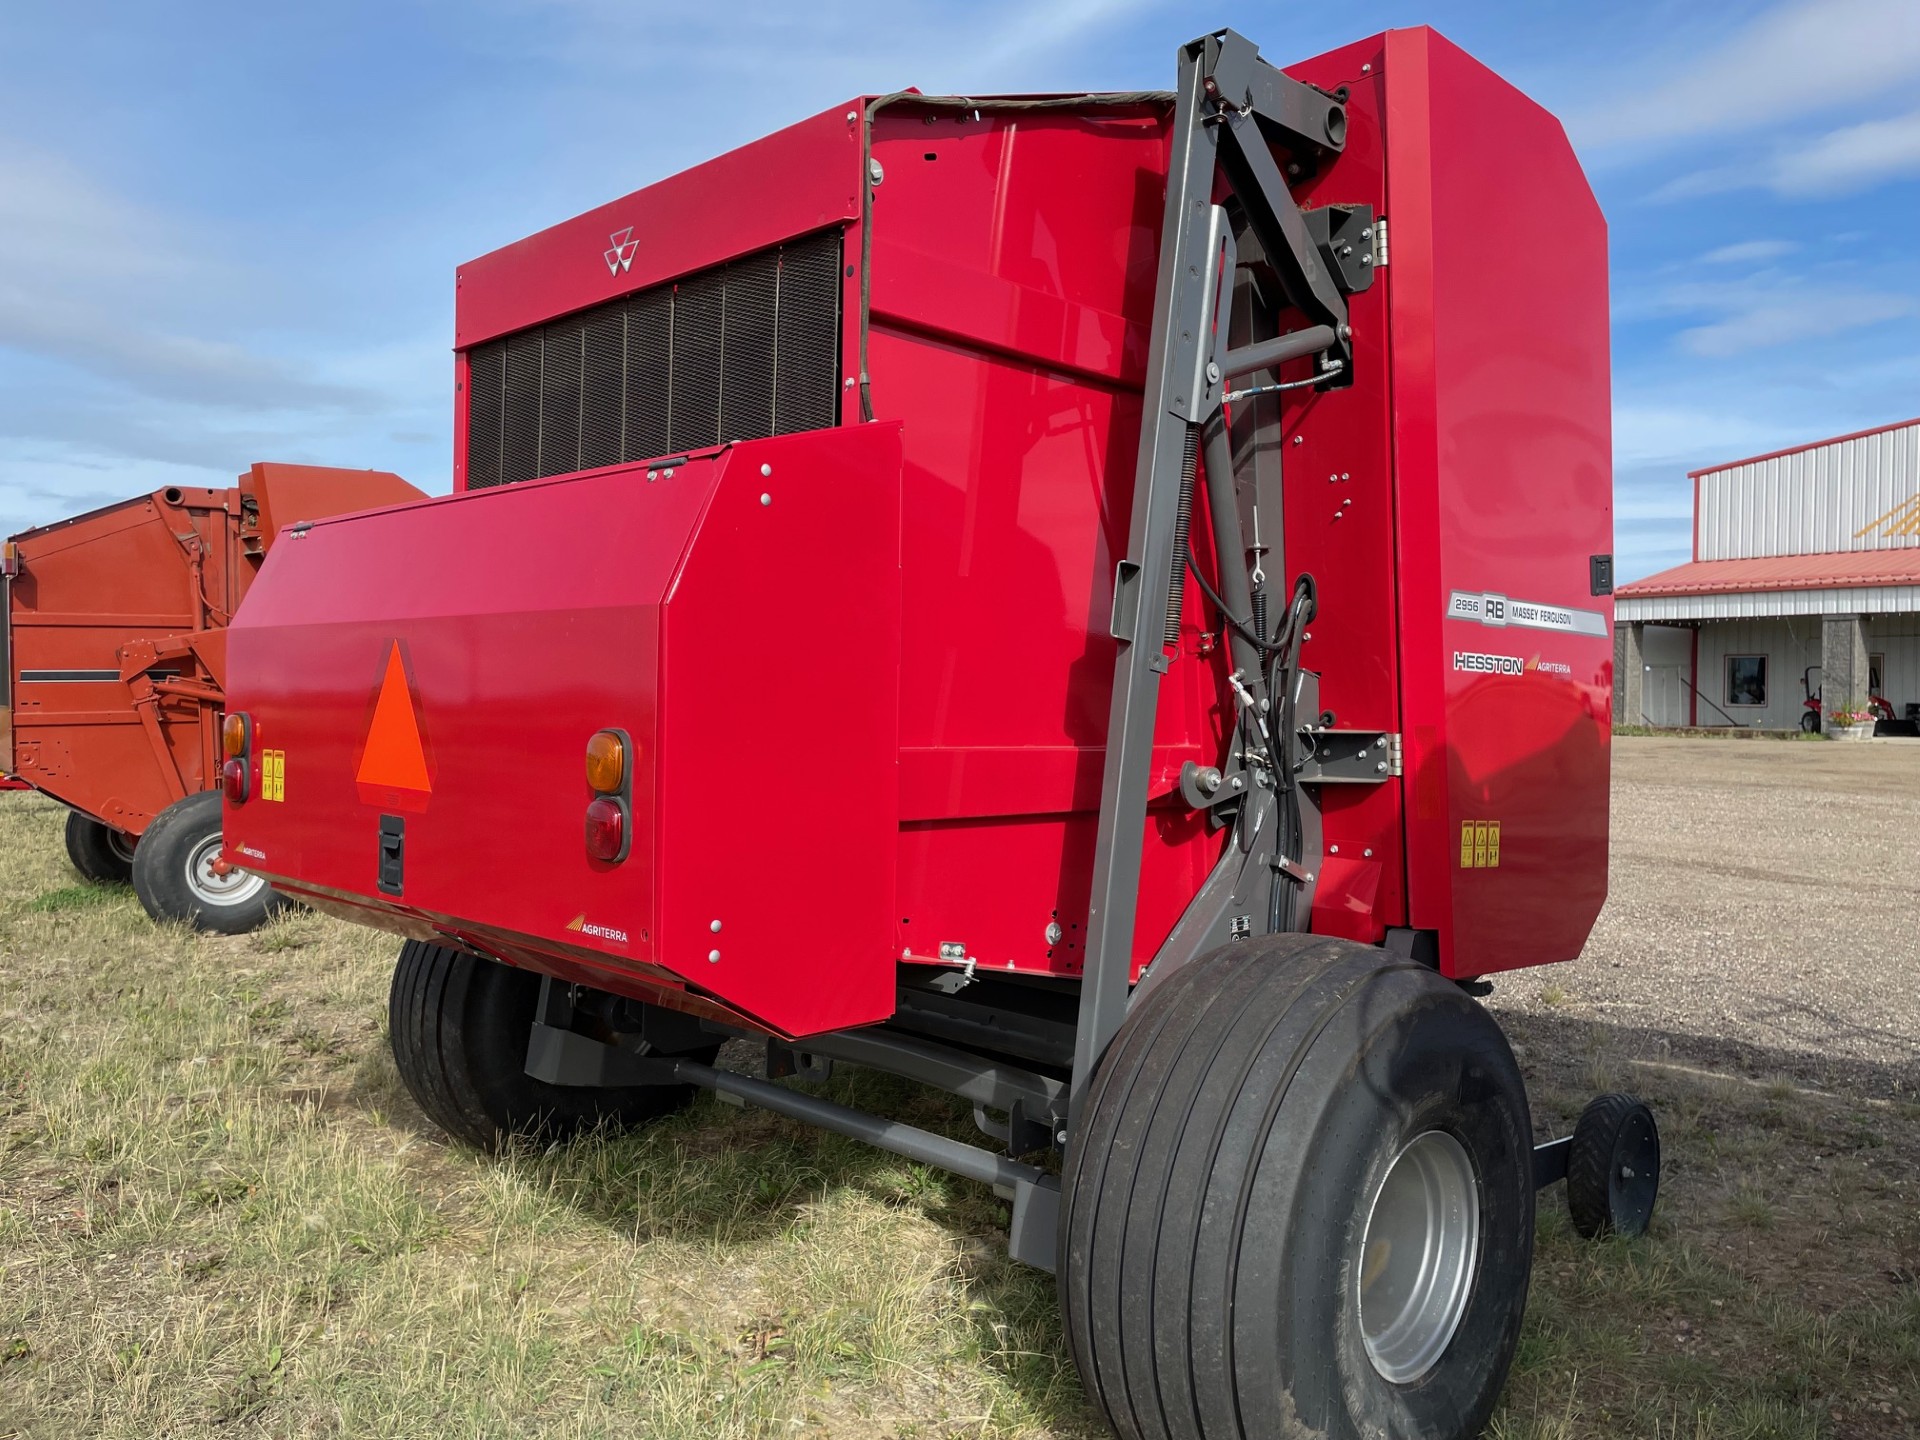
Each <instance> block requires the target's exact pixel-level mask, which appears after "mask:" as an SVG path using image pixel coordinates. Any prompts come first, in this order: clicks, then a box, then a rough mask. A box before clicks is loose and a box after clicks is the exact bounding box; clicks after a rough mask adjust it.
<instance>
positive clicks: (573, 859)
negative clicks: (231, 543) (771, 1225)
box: [226, 426, 900, 1033]
mask: <svg viewBox="0 0 1920 1440" xmlns="http://www.w3.org/2000/svg"><path fill="white" fill-rule="evenodd" d="M899 466H900V439H899V431H898V428H897V427H894V426H868V427H863V428H861V429H859V430H835V431H823V432H814V433H810V434H805V435H796V436H789V437H784V438H781V439H776V440H768V441H761V442H756V443H753V444H747V445H739V446H735V447H731V448H726V449H721V450H718V451H714V452H709V453H707V454H704V455H699V456H695V457H693V458H692V459H690V460H686V461H682V462H681V463H679V464H677V465H676V466H674V467H673V468H672V469H671V470H667V469H664V468H659V467H656V468H654V469H651V470H650V469H649V468H648V467H646V466H644V465H639V466H625V467H621V468H618V469H611V470H602V471H595V472H589V473H586V474H583V475H579V476H573V477H567V478H564V479H558V480H552V481H543V482H534V483H529V484H522V485H512V486H504V487H501V488H499V489H495V490H486V491H480V492H476V493H473V494H467V495H458V496H452V497H448V498H445V499H442V500H437V501H428V502H424V503H421V504H416V505H409V506H404V507H400V508H398V509H394V510H388V511H381V512H375V513H372V514H367V515H361V516H356V517H352V518H350V519H346V520H342V521H337V522H325V523H321V524H316V525H315V526H313V527H312V528H311V529H310V530H308V531H306V532H305V533H304V534H303V535H301V536H300V537H299V538H298V539H297V540H291V541H290V542H286V543H282V544H280V545H278V546H276V547H275V549H274V551H273V553H272V554H271V555H270V556H269V558H268V560H267V567H266V575H265V577H264V578H266V579H267V581H268V583H265V584H263V585H262V586H261V587H260V588H259V590H258V592H257V593H256V595H255V597H254V603H252V604H249V605H248V606H247V607H245V609H243V611H242V612H241V614H240V616H239V617H238V618H237V620H236V621H235V624H234V626H233V628H232V631H231V636H230V640H231V659H230V664H231V668H232V678H231V682H230V684H231V704H232V707H233V708H234V709H237V710H245V711H247V712H248V713H249V714H251V715H252V717H253V721H254V736H255V740H254V750H255V760H254V763H255V764H256V765H258V764H259V763H260V758H259V757H260V755H261V754H263V753H264V752H267V751H272V752H275V754H276V755H282V756H284V760H280V761H277V762H276V763H278V764H280V765H281V766H283V771H282V773H283V775H284V789H283V793H284V795H285V797H286V798H285V799H284V800H282V801H278V802H276V801H273V800H269V799H266V798H264V796H262V795H261V792H260V789H259V787H257V786H256V787H255V790H254V794H255V796H256V798H255V799H253V800H250V801H248V802H246V803H244V804H241V805H237V806H236V805H229V806H228V810H227V816H226V835H227V843H228V851H227V853H228V855H229V857H230V858H231V859H233V860H234V861H235V862H236V863H240V864H244V865H246V866H248V867H250V868H252V869H255V870H259V871H262V872H264V873H266V874H268V875H270V876H273V877H275V878H276V879H277V880H279V881H281V882H283V883H286V884H287V885H288V886H289V887H290V888H296V889H298V890H299V891H301V892H302V893H307V894H310V895H313V896H315V897H318V898H321V899H323V900H328V899H330V900H335V901H340V902H345V903H348V904H351V905H354V906H356V907H372V909H371V910H370V911H368V912H365V913H363V917H362V918H376V917H377V916H378V915H380V914H384V915H385V917H386V923H387V924H389V925H392V926H394V927H396V928H402V929H407V930H410V931H412V932H414V933H421V934H428V933H435V932H438V933H441V934H446V935H450V936H454V937H456V938H458V939H460V940H462V941H463V942H464V943H467V944H470V945H473V946H475V947H476V948H480V949H483V950H492V951H494V953H498V954H503V955H505V954H509V953H511V954H513V955H515V956H516V957H518V958H521V959H523V960H530V961H531V962H532V963H536V964H541V965H542V966H543V967H546V968H553V969H556V970H560V971H563V972H565V973H570V974H579V975H580V976H581V977H582V978H588V977H591V976H595V975H598V976H600V977H602V978H603V979H606V978H611V977H613V976H615V975H624V976H627V977H631V978H637V979H640V980H644V981H646V982H647V983H648V984H655V985H658V986H660V987H663V995H662V998H671V995H670V994H669V993H665V992H670V991H672V990H691V991H693V992H695V994H696V995H697V994H699V993H701V992H705V991H708V990H711V991H713V992H715V993H722V994H724V996H725V998H726V1001H727V1003H728V1004H729V1005H730V1006H732V1007H734V1008H735V1009H736V1010H737V1011H739V1012H741V1013H744V1014H745V1015H747V1016H749V1017H751V1018H753V1019H755V1020H757V1021H760V1022H761V1023H763V1024H766V1025H767V1026H769V1027H771V1028H774V1029H778V1030H784V1031H787V1032H790V1033H806V1032H811V1031H818V1030H824V1029H831V1028H835V1027H838V1026H844V1025H856V1024H862V1023H867V1022H871V1021H873V1020H877V1019H880V1018H882V1017H884V1016H885V1015H887V1014H890V1013H891V1011H892V1009H893V983H894V981H893V964H894V957H893V954H892V946H891V940H892V916H891V907H892V903H893V864H894V859H893V856H894V828H893V817H894V815H895V813H896V809H897V796H896V787H897V778H896V774H897V765H896V761H895V754H896V750H897V736H896V732H897V723H898V722H897V709H898V702H897V690H898V668H899V638H898V636H899V500H898V497H899ZM829 557H830V558H829ZM601 728H619V729H623V730H625V731H626V732H627V734H628V735H629V736H630V737H631V740H632V742H633V752H634V753H633V758H632V762H631V764H632V779H631V795H630V797H629V804H630V807H631V821H632V823H631V832H632V837H633V838H632V842H631V846H630V850H629V853H628V854H627V856H626V858H625V859H623V860H622V861H620V862H618V863H615V864H607V863H603V862H600V861H596V860H594V859H592V858H590V857H589V856H588V854H587V851H586V848H585V843H584V823H585V812H586V807H587V804H588V802H589V801H590V800H591V799H592V792H591V791H590V790H589V789H588V787H587V783H586V779H585V773H584V755H585V748H586V744H587V740H588V738H589V737H590V736H591V735H592V734H593V732H594V731H595V730H598V729H601ZM383 816H384V817H390V818H389V819H388V822H387V823H388V824H389V825H390V826H391V825H393V824H395V823H396V822H399V823H400V824H401V825H402V827H403V828H402V831H401V833H403V835H404V842H403V847H402V850H403V853H402V858H401V861H400V865H399V867H398V868H399V871H400V877H399V880H398V883H397V884H388V885H386V886H384V887H383V885H382V883H381V882H382V871H381V863H380V862H381V828H382V820H383ZM396 892H397V893H396ZM481 897H484V903H482V901H481ZM475 915H479V916H484V919H485V928H484V929H476V928H473V927H472V926H471V924H470V923H468V922H466V921H465V920H464V918H463V917H472V916H475ZM828 976H831V979H830V980H828V979H826V977H828ZM627 988H632V987H631V986H628V987H627Z"/></svg>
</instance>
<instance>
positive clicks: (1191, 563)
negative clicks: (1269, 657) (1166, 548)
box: [1187, 540, 1285, 654]
mask: <svg viewBox="0 0 1920 1440" xmlns="http://www.w3.org/2000/svg"><path fill="white" fill-rule="evenodd" d="M1187 569H1188V570H1190V571H1192V572H1193V578H1194V580H1195V582H1196V583H1197V584H1198V585H1199V586H1200V589H1201V591H1202V593H1204V594H1205V595H1206V597H1207V599H1209V600H1211V601H1212V602H1213V608H1214V609H1216V610H1218V611H1219V612H1220V618H1221V620H1222V621H1224V622H1225V623H1226V624H1228V625H1231V626H1232V627H1233V629H1234V633H1236V634H1237V635H1239V637H1240V638H1241V639H1242V640H1244V641H1246V642H1247V643H1248V644H1249V645H1252V646H1254V647H1255V648H1256V649H1258V650H1260V651H1261V652H1262V653H1264V654H1272V653H1274V652H1275V651H1277V650H1280V649H1283V648H1285V647H1284V646H1280V645H1276V644H1274V643H1273V642H1272V641H1270V640H1265V639H1262V638H1261V636H1260V633H1259V632H1258V631H1257V630H1255V629H1254V628H1253V622H1252V621H1251V620H1242V619H1240V617H1239V616H1237V615H1235V614H1234V613H1233V612H1232V611H1231V610H1229V609H1228V608H1227V602H1226V601H1224V600H1222V599H1221V598H1220V592H1219V591H1218V590H1215V589H1214V588H1213V586H1211V585H1209V584H1208V583H1207V577H1206V576H1205V575H1203V574H1201V573H1200V559H1199V557H1198V556H1197V555H1195V554H1194V553H1193V542H1192V541H1191V540H1189V541H1188V542H1187Z"/></svg>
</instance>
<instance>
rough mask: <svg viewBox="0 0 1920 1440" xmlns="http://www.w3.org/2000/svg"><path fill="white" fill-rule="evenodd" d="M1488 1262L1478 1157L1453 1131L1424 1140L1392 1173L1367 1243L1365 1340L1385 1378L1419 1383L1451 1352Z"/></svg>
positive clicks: (1376, 1202)
mask: <svg viewBox="0 0 1920 1440" xmlns="http://www.w3.org/2000/svg"><path fill="white" fill-rule="evenodd" d="M1479 1253H1480V1186H1479V1182H1478V1180H1477V1178H1476V1177H1475V1175H1474V1169H1473V1159H1472V1157H1471V1156H1469V1155H1468V1154H1467V1150H1466V1147H1465V1146H1464V1145H1462V1144H1461V1143H1460V1142H1459V1141H1458V1140H1456V1139H1454V1138H1453V1136H1451V1135H1449V1134H1447V1133H1446V1132H1445V1131H1442V1130H1429V1131H1427V1132H1426V1133H1425V1134H1423V1135H1416V1136H1415V1137H1414V1138H1413V1139H1412V1140H1411V1141H1410V1142H1408V1144H1407V1146H1406V1148H1405V1149H1403V1150H1401V1152H1400V1153H1399V1154H1398V1155H1396V1156H1395V1157H1394V1161H1393V1164H1391V1165H1389V1166H1388V1167H1387V1173H1386V1175H1385V1177H1384V1178H1383V1179H1382V1180H1381V1182H1380V1188H1379V1189H1378V1190H1377V1191H1375V1192H1374V1196H1373V1203H1372V1204H1371V1205H1370V1206H1369V1207H1368V1210H1367V1225H1366V1230H1365V1232H1364V1234H1363V1236H1362V1239H1361V1242H1360V1335H1361V1338H1362V1339H1363V1340H1365V1341H1366V1346H1367V1358H1368V1359H1369V1360H1371V1361H1372V1362H1373V1368H1374V1369H1375V1370H1377V1371H1379V1372H1380V1376H1381V1378H1382V1379H1384V1380H1386V1381H1388V1382H1389V1383H1390V1384H1394V1385H1406V1384H1410V1383H1411V1382H1413V1381H1415V1380H1418V1379H1419V1378H1420V1377H1421V1376H1422V1375H1424V1374H1426V1373H1427V1371H1429V1370H1431V1369H1432V1368H1433V1366H1434V1364H1435V1362H1437V1361H1438V1360H1439V1359H1440V1357H1441V1355H1443V1354H1445V1353H1446V1349H1447V1346H1448V1345H1449V1344H1450V1343H1451V1342H1452V1340H1453V1336H1454V1332H1455V1331H1456V1330H1458V1329H1459V1328H1460V1317H1461V1316H1462V1315H1463V1314H1464V1313H1465V1312H1466V1308H1467V1299H1468V1297H1469V1296H1470V1295H1471V1294H1472V1292H1473V1272H1474V1263H1475V1261H1476V1260H1477V1259H1478V1257H1479Z"/></svg>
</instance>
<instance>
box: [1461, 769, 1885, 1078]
mask: <svg viewBox="0 0 1920 1440" xmlns="http://www.w3.org/2000/svg"><path fill="white" fill-rule="evenodd" d="M1613 766H1614V769H1613V850H1612V868H1611V874H1610V877H1609V881H1610V884H1609V898H1608V900H1607V906H1606V909H1605V910H1604V911H1603V912H1602V914H1601V916H1600V921H1599V924H1598V925H1597V926H1596V927H1595V928H1594V932H1593V937H1592V939H1590V940H1589V941H1588V942H1587V948H1586V950H1585V952H1584V953H1583V954H1582V955H1581V957H1580V958H1579V959H1578V960H1576V961H1574V962H1572V963H1571V964H1566V965H1553V966H1544V967H1542V968H1540V969H1538V970H1533V971H1525V972H1520V973H1517V974H1514V975H1511V976H1499V977H1495V990H1494V996H1493V1000H1492V1002H1491V1003H1492V1004H1493V1005H1494V1007H1495V1008H1496V1009H1515V1010H1522V1011H1525V1012H1527V1013H1529V1014H1530V1015H1532V1016H1536V1017H1540V1019H1547V1018H1548V1017H1552V1018H1556V1019H1559V1020H1562V1021H1565V1022H1568V1024H1567V1029H1566V1030H1565V1031H1564V1033H1563V1036H1562V1038H1563V1039H1565V1040H1566V1041H1568V1042H1569V1043H1571V1042H1572V1041H1573V1040H1574V1039H1575V1037H1576V1035H1577V1032H1578V1031H1579V1030H1587V1031H1589V1032H1591V1030H1592V1028H1593V1027H1594V1026H1596V1025H1597V1026H1599V1027H1604V1028H1606V1029H1610V1030H1612V1031H1613V1032H1615V1033H1616V1036H1617V1038H1619V1039H1620V1040H1622V1041H1623V1042H1625V1044H1626V1045H1627V1046H1628V1047H1629V1048H1630V1049H1631V1050H1633V1051H1635V1052H1639V1053H1647V1052H1649V1051H1651V1052H1654V1053H1659V1054H1663V1055H1667V1056H1670V1057H1672V1058H1673V1059H1675V1060H1676V1061H1686V1060H1689V1059H1691V1060H1697V1061H1699V1062H1701V1063H1710V1064H1713V1065H1716V1066H1728V1065H1731V1066H1736V1067H1738V1068H1739V1069H1741V1070H1743V1071H1745V1072H1746V1073H1749V1074H1753V1075H1762V1076H1786V1077H1792V1078H1796V1079H1801V1080H1806V1081H1810V1082H1813V1083H1816V1084H1820V1085H1822V1086H1824V1087H1831V1088H1837V1089H1843V1090H1851V1091H1855V1092H1864V1093H1871V1094H1877V1095H1901V1096H1913V1095H1915V1094H1916V1093H1920V741H1913V740H1874V741H1869V742H1867V743H1865V744H1851V745H1849V744H1839V743H1832V742H1826V743H1823V742H1818V741H1806V742H1785V741H1763V740H1752V741H1737V740H1717V739H1677V738H1676V739H1664V738H1646V737H1626V736H1623V737H1619V738H1616V739H1615V740H1614V742H1613ZM1526 1028H1527V1029H1528V1030H1529V1032H1530V1033H1534V1034H1538V1033H1539V1031H1538V1022H1537V1021H1536V1023H1535V1024H1534V1025H1530V1026H1528V1027H1526Z"/></svg>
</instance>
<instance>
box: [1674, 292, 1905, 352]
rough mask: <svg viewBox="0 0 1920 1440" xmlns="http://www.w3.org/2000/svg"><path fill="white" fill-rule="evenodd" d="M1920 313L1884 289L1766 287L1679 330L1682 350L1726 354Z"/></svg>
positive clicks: (1842, 331)
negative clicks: (1702, 321)
mask: <svg viewBox="0 0 1920 1440" xmlns="http://www.w3.org/2000/svg"><path fill="white" fill-rule="evenodd" d="M1915 313H1920V305H1916V304H1915V302H1914V300H1913V299H1912V297H1910V296H1906V295H1896V294H1891V293H1889V292H1885V291H1875V290H1849V289H1839V288H1833V289H1827V288H1815V287H1809V288H1807V289H1803V290H1777V289H1768V290H1766V291H1764V292H1762V293H1759V294H1755V295H1752V296H1749V297H1747V298H1745V299H1742V300H1739V301H1736V302H1734V303H1732V304H1729V305H1726V306H1725V307H1724V308H1723V309H1722V312H1721V314H1720V315H1719V317H1718V318H1717V319H1714V320H1712V321H1710V322H1709V323H1707V324H1705V325H1695V326H1691V327H1689V328H1687V329H1683V330H1682V331H1680V333H1679V335H1678V336H1677V337H1676V338H1677V341H1678V344H1679V346H1680V348H1681V349H1682V350H1685V351H1686V352H1687V353H1689V354H1691V355H1699V356H1703V357H1706V358H1709V359H1724V358H1726V357H1727V356H1731V355H1742V354H1745V353H1746V352H1747V351H1750V350H1763V349H1766V348H1768V347H1770V346H1774V345H1787V344H1793V343H1801V342H1805V341H1808V340H1813V339H1819V338H1824V337H1826V336H1829V335H1839V334H1842V333H1844V332H1845V331H1848V330H1857V329H1860V328H1862V327H1864V326H1868V325H1877V324H1880V323H1881V322H1883V321H1887V320H1895V319H1898V318H1900V317H1901V316H1904V315H1913V314H1915Z"/></svg>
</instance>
